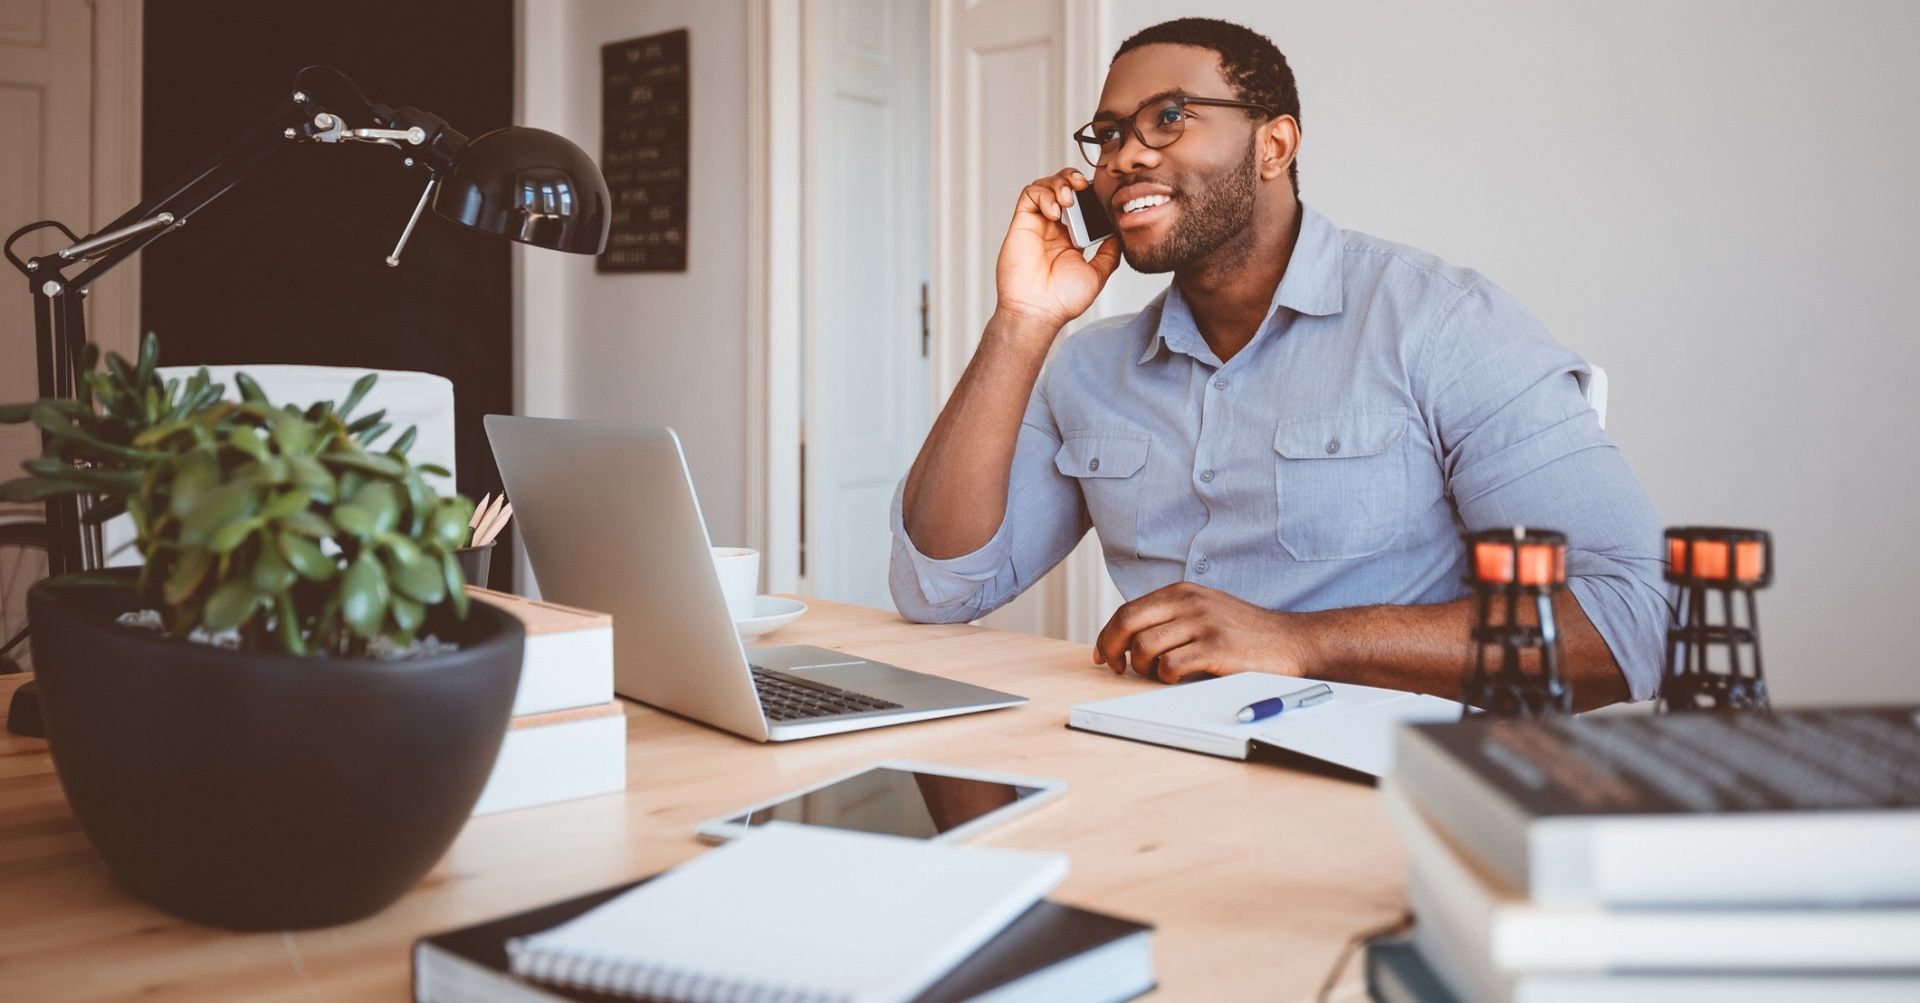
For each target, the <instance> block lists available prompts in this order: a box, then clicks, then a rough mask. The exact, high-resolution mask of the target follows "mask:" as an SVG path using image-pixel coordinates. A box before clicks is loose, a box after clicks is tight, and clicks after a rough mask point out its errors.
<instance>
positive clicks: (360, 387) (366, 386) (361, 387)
mask: <svg viewBox="0 0 1920 1003" xmlns="http://www.w3.org/2000/svg"><path fill="white" fill-rule="evenodd" d="M379 380H380V374H378V373H368V374H367V375H365V376H362V377H360V378H359V379H358V380H355V381H354V383H353V390H352V391H351V392H349V393H348V394H347V399H346V400H345V401H344V402H342V403H341V405H340V406H339V407H338V408H335V409H334V412H333V413H334V414H337V415H339V416H340V417H341V418H342V419H343V420H344V419H345V418H346V417H347V416H348V415H350V414H352V413H353V409H354V408H356V407H359V406H360V399H361V398H363V397H365V396H366V395H367V391H369V390H372V389H373V385H374V384H375V383H377V382H379Z"/></svg>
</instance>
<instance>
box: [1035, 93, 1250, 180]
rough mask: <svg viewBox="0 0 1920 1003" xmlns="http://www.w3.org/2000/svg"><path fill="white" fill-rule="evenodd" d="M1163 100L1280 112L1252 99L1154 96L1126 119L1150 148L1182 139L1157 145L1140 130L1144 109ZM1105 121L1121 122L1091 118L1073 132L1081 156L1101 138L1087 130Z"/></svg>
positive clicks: (1183, 132)
mask: <svg viewBox="0 0 1920 1003" xmlns="http://www.w3.org/2000/svg"><path fill="white" fill-rule="evenodd" d="M1162 101H1171V102H1173V103H1174V104H1176V105H1179V106H1180V108H1181V110H1183V111H1184V110H1185V109H1186V107H1187V106H1188V105H1190V104H1197V105H1206V106H1208V107H1211V108H1253V109H1256V110H1259V111H1263V112H1266V113H1267V117H1268V118H1273V117H1275V116H1276V115H1278V114H1279V112H1278V111H1276V110H1275V109H1274V108H1273V107H1272V106H1270V105H1264V104H1255V103H1253V102H1252V101H1232V100H1228V99H1227V98H1206V97H1195V96H1190V95H1186V94H1175V95H1173V96H1172V97H1164V98H1154V99H1153V100H1151V101H1148V102H1147V103H1146V104H1143V105H1141V106H1140V107H1138V108H1135V109H1134V110H1133V111H1132V112H1131V113H1129V114H1128V115H1127V117H1126V119H1125V121H1126V124H1127V128H1128V129H1131V130H1133V138H1135V139H1137V140H1139V141H1140V145H1141V146H1144V147H1146V148H1147V149H1149V150H1164V149H1166V148H1167V146H1172V145H1173V144H1174V143H1176V142H1178V141H1179V139H1180V137H1179V136H1175V137H1174V138H1173V139H1172V140H1171V141H1169V142H1168V143H1167V144H1166V146H1155V145H1153V144H1152V143H1149V142H1147V135H1146V133H1144V132H1141V131H1140V113H1141V112H1143V111H1146V110H1147V109H1148V108H1151V107H1152V106H1154V105H1156V104H1158V103H1160V102H1162ZM1103 121H1104V122H1113V124H1115V125H1119V124H1120V122H1119V121H1117V120H1115V119H1098V118H1095V119H1089V120H1088V121H1087V123H1086V124H1085V125H1083V126H1081V127H1080V128H1079V130H1078V131H1076V132H1075V133H1074V134H1073V141H1074V143H1075V144H1077V145H1080V155H1081V157H1083V158H1087V148H1086V146H1085V145H1084V144H1086V143H1093V144H1094V145H1095V146H1098V145H1099V140H1096V139H1094V138H1093V137H1092V136H1091V135H1088V134H1087V130H1088V129H1089V128H1091V127H1092V126H1093V124H1094V123H1096V122H1103ZM1180 135H1182V136H1184V135H1186V129H1184V128H1183V129H1181V130H1180ZM1083 136H1085V137H1086V138H1084V139H1083V138H1081V137H1083ZM1126 146H1127V144H1126V142H1125V141H1124V140H1122V141H1121V143H1120V146H1119V148H1118V149H1116V150H1115V151H1114V152H1115V153H1118V152H1119V151H1120V150H1123V149H1126ZM1087 160H1088V162H1089V163H1090V164H1091V165H1092V166H1094V167H1099V166H1101V165H1100V163H1099V161H1096V160H1093V159H1092V158H1087Z"/></svg>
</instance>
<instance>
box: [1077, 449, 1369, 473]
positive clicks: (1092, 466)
mask: <svg viewBox="0 0 1920 1003" xmlns="http://www.w3.org/2000/svg"><path fill="white" fill-rule="evenodd" d="M1327 452H1329V453H1331V452H1333V450H1331V449H1329V450H1327ZM1098 469H1100V458H1099V457H1098V456H1096V457H1094V458H1093V459H1091V460H1088V461H1087V470H1088V471H1089V472H1091V471H1095V470H1098Z"/></svg>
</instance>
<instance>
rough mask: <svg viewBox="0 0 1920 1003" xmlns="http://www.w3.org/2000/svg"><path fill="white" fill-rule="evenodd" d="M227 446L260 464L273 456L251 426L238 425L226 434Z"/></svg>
mask: <svg viewBox="0 0 1920 1003" xmlns="http://www.w3.org/2000/svg"><path fill="white" fill-rule="evenodd" d="M248 382H252V381H248ZM254 389H255V390H258V389H260V388H259V387H255V388H254ZM227 444H228V445H230V446H232V447H233V448H235V449H237V450H239V451H241V452H243V453H245V454H247V455H248V456H251V457H253V458H254V459H256V460H260V461H262V462H264V461H266V460H267V459H268V458H269V457H271V456H272V455H273V454H272V452H271V451H269V450H268V449H267V440H265V439H263V438H261V437H260V433H259V432H258V431H257V430H255V429H254V427H253V426H252V425H240V426H237V427H235V428H234V430H233V431H231V432H228V433H227Z"/></svg>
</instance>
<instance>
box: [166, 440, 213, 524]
mask: <svg viewBox="0 0 1920 1003" xmlns="http://www.w3.org/2000/svg"><path fill="white" fill-rule="evenodd" d="M219 483H220V461H218V460H216V459H214V458H213V454H212V453H210V452H207V451H206V450H202V449H195V450H192V451H191V452H188V453H186V454H184V455H182V456H181V457H180V459H179V460H177V461H175V463H174V471H173V500H172V502H171V503H170V507H169V511H171V512H172V513H173V514H174V516H175V517H178V518H185V517H186V514H187V513H188V512H191V511H193V509H194V506H196V505H198V504H200V499H202V498H204V497H206V495H207V493H208V492H209V491H212V490H213V489H214V488H215V487H217V486H218V485H219Z"/></svg>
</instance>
